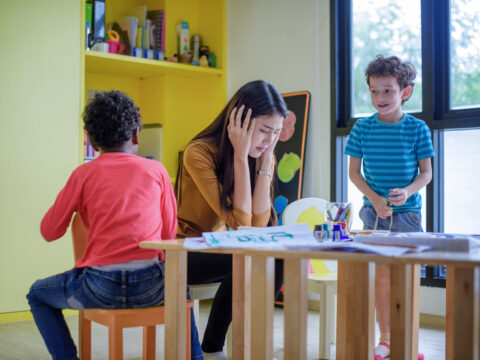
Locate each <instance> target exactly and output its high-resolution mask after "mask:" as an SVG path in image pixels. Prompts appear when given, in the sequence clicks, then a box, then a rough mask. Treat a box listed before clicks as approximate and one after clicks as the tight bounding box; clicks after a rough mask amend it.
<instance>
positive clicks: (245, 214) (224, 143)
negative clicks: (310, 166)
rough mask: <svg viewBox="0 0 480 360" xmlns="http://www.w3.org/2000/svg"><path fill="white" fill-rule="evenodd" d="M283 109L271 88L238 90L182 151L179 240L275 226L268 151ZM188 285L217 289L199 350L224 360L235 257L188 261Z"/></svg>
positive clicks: (256, 85) (260, 84)
mask: <svg viewBox="0 0 480 360" xmlns="http://www.w3.org/2000/svg"><path fill="white" fill-rule="evenodd" d="M286 116H287V109H286V105H285V102H284V101H283V98H282V97H281V95H280V94H279V93H278V91H277V90H276V89H275V88H274V87H273V85H272V84H270V83H266V82H264V81H261V80H257V81H252V82H249V83H247V84H245V85H244V86H242V87H241V88H240V89H239V90H238V91H237V93H236V94H235V95H234V96H233V98H232V99H231V100H230V101H229V102H228V104H227V106H226V107H225V108H224V109H223V110H222V112H221V113H220V115H218V116H217V118H216V119H215V120H214V121H213V122H212V123H211V124H210V125H209V126H208V127H207V128H206V129H204V130H203V131H201V132H200V133H199V134H198V135H197V136H195V137H194V138H193V140H192V141H190V143H189V144H188V145H187V146H186V148H185V151H184V153H183V155H182V159H181V162H180V166H179V169H178V174H177V181H176V184H175V190H176V195H177V200H178V233H177V236H179V237H199V236H201V235H202V232H209V231H217V230H222V229H223V230H226V226H228V227H230V228H232V229H237V228H238V227H239V226H256V227H262V226H267V225H276V224H277V216H276V213H275V210H274V209H273V202H272V197H273V192H272V189H273V187H272V179H273V170H274V166H275V159H274V154H273V151H274V149H275V145H276V144H277V141H278V137H279V135H280V132H281V131H282V127H283V121H284V120H285V117H286ZM275 275H276V276H275V290H276V292H278V291H279V290H280V287H281V284H282V281H283V263H282V262H281V261H276V263H275ZM187 276H188V279H187V282H188V284H190V285H196V284H205V283H212V282H217V281H221V285H220V287H219V289H218V291H217V294H216V295H215V298H214V300H213V304H212V309H211V312H210V316H209V319H208V323H207V327H206V329H205V334H204V337H203V342H202V349H203V351H204V356H205V359H227V357H226V356H225V354H224V353H223V352H222V349H223V346H224V343H225V336H226V334H227V330H228V326H229V324H230V322H231V321H232V257H231V255H223V254H204V253H189V254H188V274H187Z"/></svg>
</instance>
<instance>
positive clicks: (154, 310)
mask: <svg viewBox="0 0 480 360" xmlns="http://www.w3.org/2000/svg"><path fill="white" fill-rule="evenodd" d="M72 239H73V249H74V256H75V260H77V259H78V258H80V257H81V256H82V254H83V252H84V251H85V246H86V244H87V229H86V228H85V225H84V224H83V221H82V218H81V217H80V215H79V214H78V213H77V214H75V216H74V218H73V221H72ZM192 307H193V301H188V302H187V309H186V310H187V333H186V336H187V338H188V339H190V309H191V308H192ZM164 318H165V307H164V306H155V307H149V308H145V309H116V310H106V309H86V310H80V311H79V312H78V320H79V352H80V359H82V360H90V358H91V346H92V340H91V339H92V333H91V322H92V321H94V322H96V323H99V324H101V325H104V326H107V327H108V354H109V359H113V360H121V359H123V329H124V328H128V327H137V326H142V327H143V359H144V360H153V359H155V350H156V349H155V348H156V346H155V341H156V325H159V324H163V323H164V322H165V320H164ZM190 346H191V343H190V341H187V360H188V359H190V353H191V349H190Z"/></svg>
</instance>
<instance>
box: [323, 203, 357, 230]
mask: <svg viewBox="0 0 480 360" xmlns="http://www.w3.org/2000/svg"><path fill="white" fill-rule="evenodd" d="M326 216H327V221H331V222H333V224H341V225H342V228H343V230H344V232H349V231H350V229H351V227H352V216H353V207H352V204H351V203H345V202H331V203H328V204H327V207H326Z"/></svg>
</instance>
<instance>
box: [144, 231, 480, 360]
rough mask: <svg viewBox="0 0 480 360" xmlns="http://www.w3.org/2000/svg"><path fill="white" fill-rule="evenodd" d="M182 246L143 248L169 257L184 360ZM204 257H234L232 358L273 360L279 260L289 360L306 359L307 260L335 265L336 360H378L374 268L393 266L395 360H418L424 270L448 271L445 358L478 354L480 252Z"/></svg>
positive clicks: (169, 285) (171, 316) (176, 353)
mask: <svg viewBox="0 0 480 360" xmlns="http://www.w3.org/2000/svg"><path fill="white" fill-rule="evenodd" d="M182 243H183V241H182V240H178V241H177V240H168V241H161V242H142V243H141V245H140V246H141V247H145V248H157V249H163V250H167V252H166V259H165V261H166V263H165V266H166V279H165V306H166V311H165V312H166V319H165V327H166V328H165V358H166V359H179V358H184V357H185V347H186V341H189V339H185V336H184V334H185V331H186V330H185V323H186V314H185V307H186V299H185V288H186V273H187V272H186V260H187V256H186V254H187V250H186V249H183V246H182ZM202 252H212V253H223V254H232V255H233V309H232V310H233V313H232V317H233V321H232V326H233V350H232V354H233V357H234V359H252V360H255V359H271V358H272V353H273V309H274V304H273V301H274V299H273V291H274V284H273V282H274V258H282V259H284V268H285V271H284V282H285V293H284V317H285V323H284V328H285V330H284V331H285V335H284V341H285V346H284V349H285V350H284V351H285V353H284V354H285V356H284V357H285V359H295V360H297V359H306V349H307V344H306V338H307V337H306V331H307V259H308V258H319V259H332V260H338V290H337V344H336V349H337V350H336V358H337V359H341V360H343V359H345V360H350V359H359V360H363V359H365V360H371V359H373V349H374V345H375V339H374V335H375V330H374V329H375V327H374V325H375V318H374V283H375V282H374V279H375V263H376V262H377V263H388V264H391V265H392V267H391V297H390V299H391V305H390V317H391V321H390V323H391V353H392V355H391V360H396V359H412V360H416V359H417V353H418V322H419V309H418V306H419V290H420V265H421V264H428V265H447V301H446V315H447V319H446V358H447V359H474V358H475V356H478V355H477V354H479V353H480V349H479V343H480V341H479V339H478V338H474V334H475V331H474V329H475V328H478V324H479V322H480V321H479V316H478V313H479V312H480V311H474V309H475V308H476V309H479V306H478V299H477V298H476V297H475V294H476V293H478V284H479V280H480V279H479V268H480V252H479V251H476V252H472V253H446V252H424V253H419V254H408V255H404V256H401V257H395V258H392V257H385V256H380V255H373V254H360V253H345V252H317V251H292V250H288V251H287V250H273V251H272V250H260V249H209V250H202ZM251 274H254V276H251ZM245 280H250V281H245ZM252 305H253V306H252ZM479 310H480V309H479ZM475 314H476V315H477V317H476V318H475V317H474V315H475ZM478 333H479V331H477V334H478ZM477 336H478V335H477Z"/></svg>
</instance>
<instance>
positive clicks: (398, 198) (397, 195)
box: [388, 188, 410, 206]
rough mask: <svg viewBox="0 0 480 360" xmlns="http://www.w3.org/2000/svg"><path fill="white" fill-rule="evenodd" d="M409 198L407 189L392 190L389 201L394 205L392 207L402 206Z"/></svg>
mask: <svg viewBox="0 0 480 360" xmlns="http://www.w3.org/2000/svg"><path fill="white" fill-rule="evenodd" d="M409 196H410V195H409V194H408V191H407V190H406V189H405V188H396V189H390V192H389V193H388V200H389V201H390V202H391V203H392V205H395V206H401V205H403V204H405V202H406V201H407V199H408V197H409Z"/></svg>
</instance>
